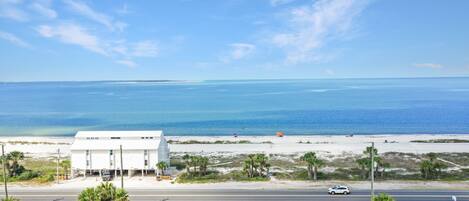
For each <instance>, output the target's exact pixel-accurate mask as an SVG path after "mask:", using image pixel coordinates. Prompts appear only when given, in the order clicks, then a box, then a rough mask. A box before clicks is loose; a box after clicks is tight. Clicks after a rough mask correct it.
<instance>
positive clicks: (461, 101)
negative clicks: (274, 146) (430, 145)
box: [0, 78, 469, 135]
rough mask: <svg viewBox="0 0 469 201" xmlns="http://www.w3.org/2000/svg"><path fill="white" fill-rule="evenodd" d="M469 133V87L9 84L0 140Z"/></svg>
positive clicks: (1, 90) (387, 82)
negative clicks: (103, 134) (123, 134)
mask: <svg viewBox="0 0 469 201" xmlns="http://www.w3.org/2000/svg"><path fill="white" fill-rule="evenodd" d="M149 129H163V130H164V131H165V133H166V134H167V135H232V134H233V133H237V134H239V135H273V134H274V133H275V132H276V131H284V132H285V133H286V134H287V135H288V134H307V135H314V134H385V133H386V134H388V133H391V134H408V133H431V134H437V133H469V78H425V79H337V80H262V81H260V80H242V81H200V82H162V81H160V82H156V81H155V82H138V81H136V82H129V81H112V82H107V81H103V82H30V83H0V135H72V134H74V133H75V132H76V131H78V130H149Z"/></svg>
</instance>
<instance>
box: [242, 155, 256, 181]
mask: <svg viewBox="0 0 469 201" xmlns="http://www.w3.org/2000/svg"><path fill="white" fill-rule="evenodd" d="M255 157H256V155H255V154H249V155H248V158H247V159H246V160H244V165H243V166H244V167H243V169H244V171H245V172H246V173H247V174H248V177H254V168H255V165H256V163H255Z"/></svg>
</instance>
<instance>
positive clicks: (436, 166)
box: [433, 161, 448, 179]
mask: <svg viewBox="0 0 469 201" xmlns="http://www.w3.org/2000/svg"><path fill="white" fill-rule="evenodd" d="M433 168H434V169H436V171H434V172H435V174H436V178H437V179H440V176H441V172H442V171H441V170H442V169H446V168H448V166H447V165H445V164H444V163H442V162H438V161H437V162H433Z"/></svg>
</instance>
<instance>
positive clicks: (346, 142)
mask: <svg viewBox="0 0 469 201" xmlns="http://www.w3.org/2000/svg"><path fill="white" fill-rule="evenodd" d="M166 139H167V140H172V141H179V142H185V141H190V140H194V141H199V142H202V141H203V142H210V143H213V142H215V141H230V142H233V141H249V142H250V143H243V144H170V145H169V146H170V150H171V154H175V155H179V154H185V153H196V154H201V155H237V154H248V153H266V154H284V155H291V154H301V153H304V152H307V151H315V152H317V153H318V154H319V155H320V156H334V155H343V154H360V153H362V151H363V150H364V149H365V147H366V146H370V143H371V142H375V146H376V147H377V148H378V150H379V152H380V153H384V152H404V153H414V154H422V153H428V152H437V153H442V152H469V143H413V142H411V141H413V140H431V139H461V140H469V134H445V135H443V134H439V135H423V134H419V135H355V136H353V137H350V136H344V135H314V136H311V135H309V136H300V135H295V136H288V135H287V136H285V137H276V136H239V137H236V138H235V137H233V136H167V137H166ZM300 141H301V142H302V143H300ZM386 141H387V142H386ZM0 142H2V143H5V144H6V146H5V149H6V152H9V151H13V150H17V151H22V152H24V153H25V154H26V155H27V156H38V157H47V156H51V155H55V154H56V153H57V149H60V152H61V155H62V156H68V155H70V146H71V144H72V143H73V137H0ZM20 142H21V143H20Z"/></svg>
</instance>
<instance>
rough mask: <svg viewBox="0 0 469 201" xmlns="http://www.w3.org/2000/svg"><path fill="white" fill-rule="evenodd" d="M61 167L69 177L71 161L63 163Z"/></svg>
mask: <svg viewBox="0 0 469 201" xmlns="http://www.w3.org/2000/svg"><path fill="white" fill-rule="evenodd" d="M60 167H62V170H63V171H64V175H68V173H69V170H70V167H71V164H70V160H63V161H61V162H60Z"/></svg>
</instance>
